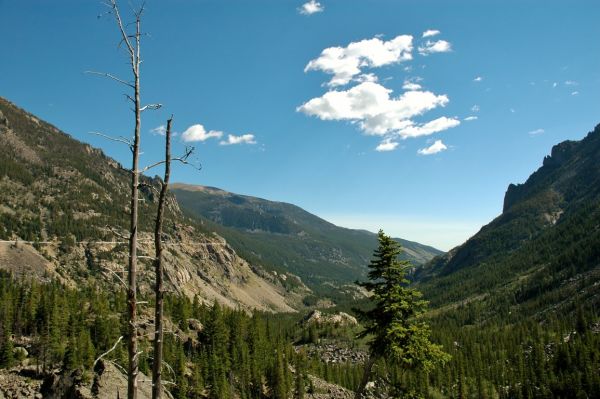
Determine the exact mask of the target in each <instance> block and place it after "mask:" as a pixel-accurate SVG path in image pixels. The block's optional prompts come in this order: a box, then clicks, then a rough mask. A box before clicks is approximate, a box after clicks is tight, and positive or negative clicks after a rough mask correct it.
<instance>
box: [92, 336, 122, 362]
mask: <svg viewBox="0 0 600 399" xmlns="http://www.w3.org/2000/svg"><path fill="white" fill-rule="evenodd" d="M122 339H123V336H122V335H121V336H120V337H119V339H118V340H117V342H115V344H114V345H113V347H112V348H110V349H109V350H108V351H106V352H104V353H103V354H101V355H100V356H99V357H98V358H97V359H96V360H95V361H94V366H93V367H96V363H98V361H99V360H100V359H102V358H103V357H104V356H106V355H108V354H109V353H110V352H112V351H114V350H115V349H116V347H117V345H119V342H121V340H122Z"/></svg>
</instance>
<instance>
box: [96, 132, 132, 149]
mask: <svg viewBox="0 0 600 399" xmlns="http://www.w3.org/2000/svg"><path fill="white" fill-rule="evenodd" d="M89 134H94V135H96V136H100V137H104V138H105V139H107V140H110V141H116V142H117V143H123V144H127V146H129V147H131V146H132V145H133V143H132V142H131V140H129V139H126V138H125V137H112V136H109V135H107V134H104V133H100V132H89Z"/></svg>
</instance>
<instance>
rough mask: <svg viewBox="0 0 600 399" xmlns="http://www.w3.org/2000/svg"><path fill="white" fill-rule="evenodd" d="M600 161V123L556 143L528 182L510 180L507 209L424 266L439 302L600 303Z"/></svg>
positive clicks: (426, 283) (511, 306)
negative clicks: (572, 138) (583, 134)
mask: <svg viewBox="0 0 600 399" xmlns="http://www.w3.org/2000/svg"><path fill="white" fill-rule="evenodd" d="M599 160H600V125H598V126H596V128H595V129H594V130H593V131H592V132H590V133H589V134H588V135H587V136H586V137H585V138H584V139H582V140H581V141H565V142H563V143H560V144H558V145H555V146H554V147H553V148H552V152H551V154H550V155H549V156H547V157H545V158H544V161H543V165H542V166H541V167H540V168H539V169H538V170H537V171H536V172H535V173H533V174H532V175H531V176H530V177H529V178H528V179H527V181H526V182H525V183H523V184H518V185H514V184H511V185H510V186H509V187H508V189H507V192H506V196H505V198H504V207H503V211H502V214H501V215H500V216H498V217H497V218H496V219H494V220H493V221H492V222H490V223H489V224H488V225H486V226H484V227H483V228H482V229H481V230H480V231H479V232H478V233H477V234H475V235H474V236H473V237H472V238H470V239H469V240H468V241H467V242H465V243H464V244H462V245H460V246H458V247H456V248H454V249H453V250H451V251H449V252H448V253H447V254H445V255H443V256H441V257H438V258H436V259H434V260H433V261H432V262H430V263H429V264H427V265H426V266H425V267H423V268H422V269H421V270H419V271H418V272H417V275H416V278H417V280H420V282H421V283H422V289H423V290H424V291H425V293H426V295H427V296H428V297H429V298H430V299H431V300H432V302H433V304H434V305H442V304H444V305H445V306H446V309H451V308H452V306H454V305H453V304H455V305H456V304H458V303H462V304H466V303H469V302H471V301H483V302H484V303H485V302H486V301H487V302H489V303H490V307H491V306H492V305H491V304H492V303H493V302H495V303H503V304H507V305H506V306H507V307H508V308H507V309H506V312H507V313H508V312H512V313H513V314H517V313H516V312H515V311H516V310H519V309H520V310H524V309H528V310H527V312H540V311H544V310H548V309H556V307H566V308H570V305H571V304H572V302H573V300H574V298H576V297H578V298H579V299H578V300H580V301H583V302H591V303H596V304H597V303H599V302H600V295H598V294H600V292H599V289H600V284H598V281H600V262H599V259H600V252H599V251H600V227H599V226H600V162H599ZM500 298H503V299H500ZM484 306H485V305H484ZM490 314H492V310H491V308H490Z"/></svg>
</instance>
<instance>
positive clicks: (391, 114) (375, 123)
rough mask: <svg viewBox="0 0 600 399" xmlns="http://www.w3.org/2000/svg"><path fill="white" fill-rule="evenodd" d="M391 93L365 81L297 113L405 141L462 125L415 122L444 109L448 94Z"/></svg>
mask: <svg viewBox="0 0 600 399" xmlns="http://www.w3.org/2000/svg"><path fill="white" fill-rule="evenodd" d="M391 93H392V90H389V89H387V88H385V87H383V86H382V85H380V84H378V83H373V82H364V83H360V84H358V85H357V86H354V87H352V88H350V89H348V90H340V91H338V90H332V91H329V92H327V93H325V94H324V95H323V96H321V97H317V98H313V99H311V100H309V101H308V102H306V103H304V104H303V105H301V106H300V107H298V108H297V111H299V112H303V113H305V114H307V115H311V116H316V117H317V118H319V119H322V120H347V121H351V122H357V123H358V125H359V127H360V128H361V130H362V131H363V132H364V133H366V134H369V135H376V136H387V135H391V136H399V137H401V138H408V137H418V136H424V135H429V134H432V133H435V132H439V131H442V130H445V129H448V128H450V127H454V126H457V125H458V124H460V121H458V120H457V119H454V118H446V117H441V118H438V119H435V120H433V121H431V122H427V123H424V124H417V123H415V122H414V121H413V120H412V118H414V117H416V116H419V115H422V114H424V113H425V112H427V111H430V110H432V109H434V108H437V107H444V106H445V105H446V104H447V103H448V101H449V100H448V97H447V96H445V95H436V94H434V93H432V92H429V91H416V90H415V91H407V92H405V93H403V94H402V95H400V96H398V97H391ZM387 147H389V146H387ZM387 147H386V148H387Z"/></svg>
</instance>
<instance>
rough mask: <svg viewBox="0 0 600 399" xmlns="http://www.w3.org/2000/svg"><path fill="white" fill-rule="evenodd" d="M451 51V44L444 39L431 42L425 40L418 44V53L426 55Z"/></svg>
mask: <svg viewBox="0 0 600 399" xmlns="http://www.w3.org/2000/svg"><path fill="white" fill-rule="evenodd" d="M449 51H452V45H451V44H450V42H447V41H445V40H437V41H435V42H432V41H431V40H427V41H426V42H425V44H424V45H423V46H419V54H421V55H428V54H433V53H447V52H449Z"/></svg>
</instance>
